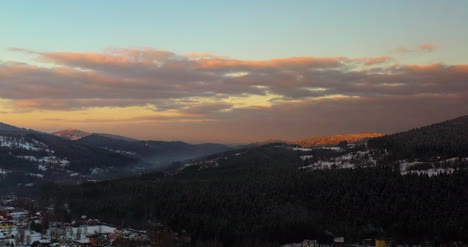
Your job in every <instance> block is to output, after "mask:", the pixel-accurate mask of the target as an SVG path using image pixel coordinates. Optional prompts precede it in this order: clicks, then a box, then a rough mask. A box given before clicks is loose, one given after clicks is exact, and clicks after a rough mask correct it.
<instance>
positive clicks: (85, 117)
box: [0, 0, 468, 143]
mask: <svg viewBox="0 0 468 247" xmlns="http://www.w3.org/2000/svg"><path fill="white" fill-rule="evenodd" d="M467 9H468V1H465V0H451V1H439V0H424V1H422V0H412V1H407V0H394V1H376V0H355V1H347V0H346V1H345V0H342V1H334V0H331V1H313V0H303V1H299V0H296V1H294V0H293V1H279V0H278V1H275V0H269V1H264V0H256V1H244V0H241V1H214V0H213V1H211V0H209V1H208V0H205V1H203V0H198V1H138V0H137V1H115V0H114V1H84V0H83V1H32V0H30V1H0V23H1V24H0V122H4V123H8V124H12V125H15V126H20V127H26V128H32V129H37V130H40V131H45V132H53V131H58V130H61V129H68V128H73V129H82V130H85V131H90V132H101V133H102V132H104V133H111V134H120V135H125V136H129V137H133V138H138V139H145V140H150V139H151V140H183V141H188V142H193V143H200V142H221V143H246V142H255V141H264V140H267V139H282V140H299V139H306V138H309V137H313V136H323V135H332V134H346V133H363V132H381V133H385V134H389V133H394V132H398V131H403V130H407V129H411V128H415V127H419V126H421V125H425V124H430V123H433V122H438V121H443V120H446V119H450V118H455V117H458V116H462V115H467V114H468V104H467V103H468V61H467V60H468V56H467V55H468V32H465V31H464V30H465V29H466V26H467V24H468V14H466V10H467Z"/></svg>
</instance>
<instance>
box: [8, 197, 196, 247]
mask: <svg viewBox="0 0 468 247" xmlns="http://www.w3.org/2000/svg"><path fill="white" fill-rule="evenodd" d="M190 242H191V238H190V237H188V236H187V235H186V234H178V233H176V232H174V231H172V230H171V229H170V228H167V227H163V226H161V227H160V230H158V231H141V230H135V229H129V228H125V229H122V228H119V227H117V226H113V225H109V224H105V223H101V222H100V221H99V220H98V219H91V218H88V217H86V216H84V215H83V216H82V217H81V218H80V219H76V220H74V221H72V222H71V223H63V222H57V221H52V220H51V221H50V222H49V219H48V213H47V212H42V211H40V212H31V211H28V210H26V209H24V208H19V207H17V206H12V205H8V203H1V202H0V247H4V246H6V247H12V246H16V247H98V246H99V247H101V246H102V247H105V246H109V247H111V246H121V247H127V246H128V247H130V246H132V247H147V246H148V247H149V246H190Z"/></svg>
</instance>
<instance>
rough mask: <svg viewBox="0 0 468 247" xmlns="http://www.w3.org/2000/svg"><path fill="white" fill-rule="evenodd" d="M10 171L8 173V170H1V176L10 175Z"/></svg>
mask: <svg viewBox="0 0 468 247" xmlns="http://www.w3.org/2000/svg"><path fill="white" fill-rule="evenodd" d="M9 172H10V171H7V170H3V169H1V168H0V175H5V174H7V173H9Z"/></svg>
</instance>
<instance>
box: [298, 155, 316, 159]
mask: <svg viewBox="0 0 468 247" xmlns="http://www.w3.org/2000/svg"><path fill="white" fill-rule="evenodd" d="M312 157H314V156H313V155H302V156H300V158H301V160H306V159H310V158H312Z"/></svg>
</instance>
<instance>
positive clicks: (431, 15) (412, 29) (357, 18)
mask: <svg viewBox="0 0 468 247" xmlns="http://www.w3.org/2000/svg"><path fill="white" fill-rule="evenodd" d="M467 9H468V1H464V0H451V1H439V0H424V1H423V0H413V1H407V0H395V1H375V0H366V1H364V0H360V1H313V0H302V1H299V0H296V1H277V0H276V1H271V0H270V1H265V0H257V1H211V0H210V1H207V0H205V1H3V2H2V3H1V8H0V23H2V24H1V33H2V34H1V41H0V49H2V51H1V53H0V55H1V56H2V57H3V58H4V59H7V58H15V56H19V55H18V54H12V53H7V52H5V51H4V49H5V48H8V47H20V48H26V49H32V50H41V51H83V52H98V51H101V50H102V49H104V48H107V47H152V48H158V49H163V50H171V51H175V52H177V53H190V52H209V53H213V54H220V55H226V56H230V57H235V58H239V59H271V58H278V57H291V56H348V57H363V56H381V55H394V54H390V53H391V50H392V49H394V48H395V47H398V46H405V47H412V46H416V45H418V44H424V43H430V44H435V45H437V46H438V47H439V48H441V49H439V50H441V52H440V53H437V54H433V55H432V56H430V57H427V56H426V57H422V58H421V57H419V58H408V57H406V58H405V59H409V60H411V61H413V60H414V61H417V62H422V63H424V62H428V63H430V62H435V61H437V60H440V61H443V62H446V63H461V62H464V59H465V57H466V53H465V54H463V53H461V52H460V51H464V52H468V32H465V31H464V30H466V25H467V24H468V15H467V14H466V11H467Z"/></svg>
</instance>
